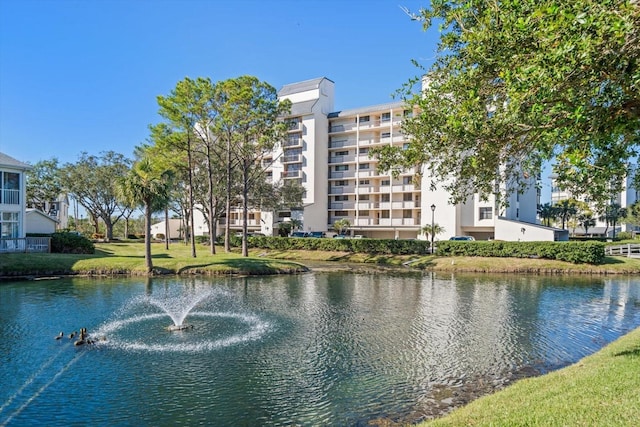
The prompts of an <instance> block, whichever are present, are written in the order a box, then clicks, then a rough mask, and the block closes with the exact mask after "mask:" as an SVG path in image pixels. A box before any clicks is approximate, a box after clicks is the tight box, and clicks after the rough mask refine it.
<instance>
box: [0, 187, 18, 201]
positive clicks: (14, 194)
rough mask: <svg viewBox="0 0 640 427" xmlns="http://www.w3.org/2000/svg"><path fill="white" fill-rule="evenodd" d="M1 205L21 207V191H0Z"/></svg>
mask: <svg viewBox="0 0 640 427" xmlns="http://www.w3.org/2000/svg"><path fill="white" fill-rule="evenodd" d="M0 203H2V204H5V205H19V204H20V190H7V189H3V190H2V191H0Z"/></svg>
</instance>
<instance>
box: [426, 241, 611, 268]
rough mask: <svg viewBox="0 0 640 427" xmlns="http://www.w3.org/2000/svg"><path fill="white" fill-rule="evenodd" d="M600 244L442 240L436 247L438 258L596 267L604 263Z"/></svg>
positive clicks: (602, 247)
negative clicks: (544, 261)
mask: <svg viewBox="0 0 640 427" xmlns="http://www.w3.org/2000/svg"><path fill="white" fill-rule="evenodd" d="M604 247H605V245H604V243H601V242H498V241H490V242H459V241H449V240H445V241H442V242H438V244H437V245H436V255H440V256H482V257H513V258H544V259H553V260H558V261H568V262H572V263H575V264H580V263H587V264H600V263H602V261H603V260H604Z"/></svg>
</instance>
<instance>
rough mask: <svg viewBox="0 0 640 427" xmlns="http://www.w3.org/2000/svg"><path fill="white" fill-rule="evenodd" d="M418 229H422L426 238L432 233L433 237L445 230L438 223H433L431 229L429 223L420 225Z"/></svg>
mask: <svg viewBox="0 0 640 427" xmlns="http://www.w3.org/2000/svg"><path fill="white" fill-rule="evenodd" d="M420 231H422V232H423V233H424V234H426V235H427V238H428V237H429V236H431V235H433V237H435V236H437V235H438V234H442V233H444V232H445V231H446V230H445V229H444V227H442V226H441V225H438V224H433V229H432V228H431V224H429V225H425V226H424V227H422V228H421V229H420ZM432 233H433V234H432Z"/></svg>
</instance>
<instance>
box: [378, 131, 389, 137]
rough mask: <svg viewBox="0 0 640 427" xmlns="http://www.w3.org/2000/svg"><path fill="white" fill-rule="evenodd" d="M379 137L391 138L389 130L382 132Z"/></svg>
mask: <svg viewBox="0 0 640 427" xmlns="http://www.w3.org/2000/svg"><path fill="white" fill-rule="evenodd" d="M380 138H391V132H382V133H381V134H380Z"/></svg>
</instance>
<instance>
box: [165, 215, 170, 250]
mask: <svg viewBox="0 0 640 427" xmlns="http://www.w3.org/2000/svg"><path fill="white" fill-rule="evenodd" d="M169 240H171V227H170V226H169V206H165V207H164V248H165V249H166V250H169Z"/></svg>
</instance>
